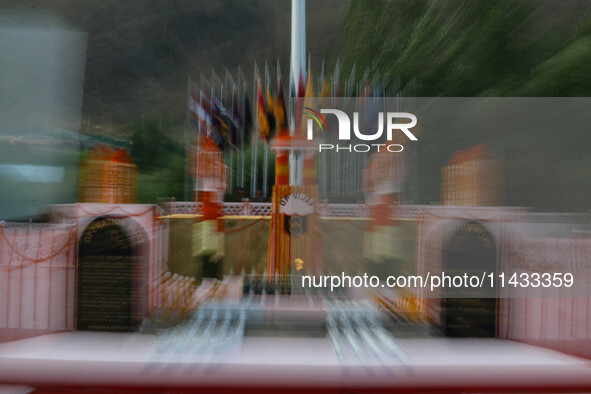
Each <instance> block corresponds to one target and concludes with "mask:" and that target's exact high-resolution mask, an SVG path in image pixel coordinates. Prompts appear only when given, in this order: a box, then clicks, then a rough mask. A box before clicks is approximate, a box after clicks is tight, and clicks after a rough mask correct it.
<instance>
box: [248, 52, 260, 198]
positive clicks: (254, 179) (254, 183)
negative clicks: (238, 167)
mask: <svg viewBox="0 0 591 394" xmlns="http://www.w3.org/2000/svg"><path fill="white" fill-rule="evenodd" d="M257 71H258V69H257V63H256V62H254V77H253V81H254V89H253V90H254V95H253V101H254V102H255V103H256V104H255V112H254V117H255V118H256V123H255V131H254V136H253V147H252V149H251V160H250V162H251V167H252V178H251V182H250V196H251V197H254V196H255V195H256V187H257V168H256V167H257V154H258V152H257V151H258V146H257V145H258V143H259V133H260V131H259V120H258V113H259V103H258V100H257V99H258V97H257V94H258V88H259V82H257V75H258V72H257Z"/></svg>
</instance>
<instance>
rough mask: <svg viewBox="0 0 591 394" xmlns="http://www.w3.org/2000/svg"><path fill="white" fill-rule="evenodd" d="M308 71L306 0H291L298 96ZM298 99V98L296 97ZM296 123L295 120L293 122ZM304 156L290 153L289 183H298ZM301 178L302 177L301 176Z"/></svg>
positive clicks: (293, 70) (292, 131) (293, 72)
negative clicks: (301, 81)
mask: <svg viewBox="0 0 591 394" xmlns="http://www.w3.org/2000/svg"><path fill="white" fill-rule="evenodd" d="M305 73H306V0H291V73H290V81H291V83H293V86H294V87H295V89H294V91H295V92H296V93H295V95H296V97H297V95H298V90H299V81H300V74H302V77H301V79H302V80H304V76H305ZM296 100H297V99H296ZM293 123H295V122H293ZM295 133H296V130H295V124H292V125H291V127H290V134H291V135H292V136H293V135H294V134H295ZM302 163H303V158H302V157H301V155H299V154H295V153H294V152H290V154H289V183H290V184H292V185H296V184H298V183H299V182H298V177H297V169H298V168H302V167H303V165H302ZM299 178H300V179H301V177H299Z"/></svg>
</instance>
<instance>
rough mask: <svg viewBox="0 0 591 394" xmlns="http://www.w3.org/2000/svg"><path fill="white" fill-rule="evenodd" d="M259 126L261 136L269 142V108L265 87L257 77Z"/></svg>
mask: <svg viewBox="0 0 591 394" xmlns="http://www.w3.org/2000/svg"><path fill="white" fill-rule="evenodd" d="M257 126H258V130H259V134H260V135H261V137H262V138H263V139H264V140H265V141H267V142H269V140H268V136H269V119H268V118H267V109H266V108H265V98H264V97H263V88H262V86H261V81H260V80H259V78H258V77H257Z"/></svg>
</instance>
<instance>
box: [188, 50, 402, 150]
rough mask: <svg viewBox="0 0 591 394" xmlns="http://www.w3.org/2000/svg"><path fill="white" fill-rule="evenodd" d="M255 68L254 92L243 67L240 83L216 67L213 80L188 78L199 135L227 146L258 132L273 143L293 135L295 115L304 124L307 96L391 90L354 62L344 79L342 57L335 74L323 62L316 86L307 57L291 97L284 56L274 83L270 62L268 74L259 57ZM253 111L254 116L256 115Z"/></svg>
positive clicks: (367, 94)
mask: <svg viewBox="0 0 591 394" xmlns="http://www.w3.org/2000/svg"><path fill="white" fill-rule="evenodd" d="M254 68H255V71H254V84H253V85H251V86H253V88H254V92H253V95H252V96H250V95H249V91H248V86H249V84H248V83H247V81H246V78H245V77H244V75H243V74H242V72H241V71H240V69H239V71H238V78H237V79H238V83H236V82H234V79H233V77H232V76H231V75H230V73H229V72H228V71H227V70H226V76H225V83H222V82H221V80H220V79H219V78H218V77H217V75H216V74H215V72H212V78H211V81H205V80H204V78H203V77H202V83H201V87H198V86H197V84H196V83H194V82H193V81H192V80H191V79H189V116H190V119H191V121H192V122H193V124H195V125H196V126H197V128H198V130H199V133H198V139H200V140H202V141H204V139H209V140H211V141H213V142H214V143H215V144H216V145H217V146H218V147H219V148H220V149H221V150H223V151H227V150H230V149H242V148H245V147H247V146H248V145H249V144H250V142H251V140H252V139H253V133H255V132H256V133H257V134H258V136H259V137H260V138H261V139H262V140H264V141H265V142H267V143H270V141H271V140H272V139H273V138H274V137H275V136H276V135H279V136H281V135H282V134H287V135H289V132H290V131H289V127H290V118H291V120H292V122H293V124H294V127H295V128H296V130H297V129H299V128H301V127H300V118H301V114H302V108H303V107H306V106H309V107H311V106H312V104H311V103H309V102H308V100H311V98H312V97H333V98H338V97H340V96H341V95H344V96H345V97H352V96H357V97H370V96H373V97H383V96H385V95H386V88H385V87H386V86H388V85H391V81H388V80H387V79H386V78H385V77H383V76H380V75H378V74H376V75H374V76H373V77H370V74H369V72H368V71H366V72H365V73H364V74H363V75H362V76H361V78H359V79H358V78H356V68H355V66H353V68H352V70H351V74H350V76H349V78H348V79H345V80H344V81H341V78H340V65H339V63H338V62H337V65H336V67H335V71H334V74H333V75H332V76H331V77H329V76H326V75H325V70H324V63H323V64H322V70H321V73H320V74H319V77H318V78H317V85H316V86H318V88H316V87H315V83H314V82H315V79H314V78H313V77H312V70H311V68H310V63H308V70H307V73H306V74H304V73H302V72H300V73H299V80H298V83H297V87H296V86H295V84H294V83H291V79H290V84H289V96H288V97H286V95H285V89H284V84H283V78H282V75H281V69H280V66H279V61H277V76H276V83H275V84H273V83H272V80H271V76H270V72H269V68H268V66H267V64H265V68H264V78H262V77H261V75H260V72H259V69H258V67H257V65H256V63H255V67H254ZM398 81H399V79H398ZM396 85H398V87H397V86H396ZM205 86H208V87H207V88H206V87H205ZM394 89H395V90H396V91H399V82H397V81H394ZM250 97H252V105H253V107H251V100H250ZM298 97H302V98H304V99H303V100H298V103H299V105H296V106H292V108H293V110H291V111H290V107H289V101H288V100H290V99H293V98H298ZM292 102H293V101H292ZM253 113H254V114H255V117H254V119H253V117H252V115H251V114H253Z"/></svg>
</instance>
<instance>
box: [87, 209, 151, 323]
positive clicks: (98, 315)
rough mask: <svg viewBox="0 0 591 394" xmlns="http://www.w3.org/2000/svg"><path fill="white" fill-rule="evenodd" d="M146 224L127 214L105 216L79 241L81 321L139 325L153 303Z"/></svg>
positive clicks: (91, 226)
mask: <svg viewBox="0 0 591 394" xmlns="http://www.w3.org/2000/svg"><path fill="white" fill-rule="evenodd" d="M147 244H148V239H147V237H146V234H145V232H144V230H143V229H142V228H141V227H140V226H139V224H137V223H136V222H135V221H134V220H132V219H130V218H125V217H99V218H97V219H95V220H93V221H92V222H91V223H90V224H89V225H88V226H87V227H86V228H85V229H84V231H83V232H82V235H81V237H80V240H79V244H78V269H77V297H76V301H77V304H76V327H77V329H78V330H92V331H134V330H135V329H136V328H137V326H138V325H139V323H140V322H141V319H142V318H143V317H144V314H145V309H146V308H145V305H146V304H147V280H146V278H147V267H148V261H147V253H146V252H147V247H146V245H147Z"/></svg>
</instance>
